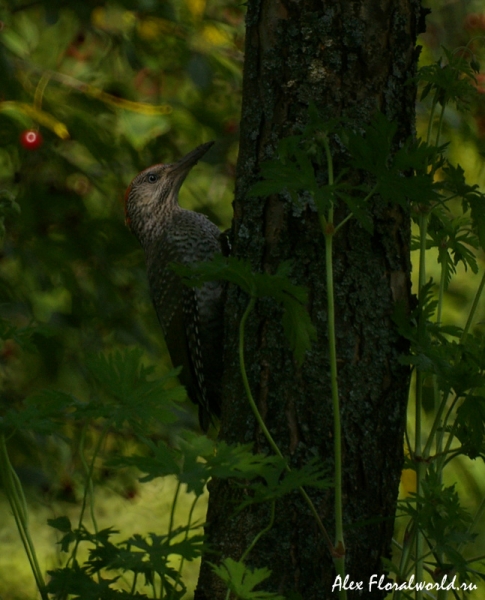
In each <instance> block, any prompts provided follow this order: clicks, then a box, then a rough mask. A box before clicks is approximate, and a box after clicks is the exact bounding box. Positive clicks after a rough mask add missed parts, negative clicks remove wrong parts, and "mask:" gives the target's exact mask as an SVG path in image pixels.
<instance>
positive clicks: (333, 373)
mask: <svg viewBox="0 0 485 600" xmlns="http://www.w3.org/2000/svg"><path fill="white" fill-rule="evenodd" d="M324 146H325V153H326V157H327V165H328V184H329V185H330V186H332V185H333V183H334V173H333V159H332V153H331V152H330V145H329V143H328V138H327V137H325V139H324ZM375 189H377V188H376V187H374V189H373V190H372V191H371V192H370V194H369V195H368V196H367V197H368V198H369V197H370V196H371V195H372V194H373V193H374V191H375ZM333 221H334V210H333V202H332V203H331V205H330V208H329V210H328V216H327V226H326V227H324V226H323V222H322V219H320V223H321V225H322V233H323V235H324V237H325V272H326V273H325V274H326V283H327V323H328V352H329V358H330V382H331V388H332V407H333V449H334V461H335V473H334V478H335V555H334V564H335V569H336V571H337V573H338V574H339V575H340V576H341V577H342V581H343V580H344V579H345V542H344V527H343V503H342V425H341V421H340V401H339V392H338V372H337V343H336V335H335V298H334V288H333V236H334V235H335V231H336V230H335V228H334V225H333ZM342 223H343V222H342ZM342 223H341V225H342ZM344 594H345V596H344V595H342V596H341V597H342V598H343V597H346V592H345V591H344Z"/></svg>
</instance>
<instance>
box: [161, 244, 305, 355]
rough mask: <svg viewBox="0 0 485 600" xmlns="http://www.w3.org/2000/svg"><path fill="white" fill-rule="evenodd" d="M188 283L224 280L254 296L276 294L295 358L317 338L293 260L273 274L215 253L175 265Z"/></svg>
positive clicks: (174, 267)
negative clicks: (203, 259) (294, 278)
mask: <svg viewBox="0 0 485 600" xmlns="http://www.w3.org/2000/svg"><path fill="white" fill-rule="evenodd" d="M172 268H173V270H174V271H175V272H176V273H177V274H178V275H180V276H181V277H183V280H184V283H185V284H186V285H189V286H199V285H201V284H202V283H204V282H205V281H211V280H219V281H220V280H225V281H229V282H231V283H235V284H236V285H238V286H239V287H240V288H241V289H242V290H244V291H245V292H246V293H247V294H249V295H250V296H252V297H253V298H264V297H270V298H274V299H275V300H276V301H277V302H279V303H280V304H281V305H282V306H283V309H284V313H283V328H284V332H285V334H286V337H287V339H288V341H289V343H290V347H291V349H292V350H293V352H294V354H295V358H296V360H297V361H298V362H299V363H301V362H302V361H303V358H304V355H305V352H306V351H307V350H309V349H310V347H311V342H312V341H313V340H315V339H316V329H315V327H314V325H313V323H312V322H311V319H310V317H309V315H308V312H307V310H306V308H305V307H304V304H305V303H306V301H307V297H308V294H307V291H306V290H305V288H303V287H302V286H298V285H295V284H294V283H292V282H291V281H290V279H289V278H288V274H289V272H290V270H291V262H289V261H286V262H284V263H283V264H282V265H280V266H279V267H278V270H277V272H276V273H275V274H274V275H270V274H269V273H253V271H252V270H251V266H250V264H249V263H248V262H247V261H243V260H240V259H237V258H234V257H224V256H222V255H220V254H218V255H216V256H215V257H214V258H213V259H212V260H211V261H207V262H202V263H196V264H193V265H172Z"/></svg>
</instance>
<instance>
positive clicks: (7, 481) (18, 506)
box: [0, 434, 48, 600]
mask: <svg viewBox="0 0 485 600" xmlns="http://www.w3.org/2000/svg"><path fill="white" fill-rule="evenodd" d="M0 473H1V475H2V480H3V485H4V490H5V494H6V496H7V499H8V502H9V504H10V508H11V509H12V513H13V516H14V519H15V523H16V525H17V529H18V532H19V535H20V539H21V540H22V544H23V546H24V549H25V553H26V555H27V559H28V561H29V564H30V568H31V570H32V574H33V575H34V579H35V583H36V585H37V589H38V590H39V593H40V596H41V598H42V600H48V596H47V593H46V591H45V582H44V578H43V576H42V571H41V569H40V566H39V562H38V560H37V554H36V552H35V546H34V543H33V541H32V538H31V537H30V532H29V524H28V513H27V504H26V502H25V496H24V493H23V490H22V485H21V483H20V481H19V479H18V477H17V474H16V473H15V471H14V468H13V466H12V464H11V462H10V458H9V456H8V450H7V443H6V440H5V436H4V435H3V434H2V435H0Z"/></svg>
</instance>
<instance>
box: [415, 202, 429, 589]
mask: <svg viewBox="0 0 485 600" xmlns="http://www.w3.org/2000/svg"><path fill="white" fill-rule="evenodd" d="M428 218H429V214H428V213H422V214H421V215H420V217H419V234H420V248H419V290H418V295H419V300H420V303H422V302H423V301H424V298H423V289H424V286H425V285H426V238H427V231H428ZM425 334H426V323H425V321H424V317H423V316H422V314H421V315H420V317H419V322H418V340H419V342H420V343H422V342H423V341H424V337H425ZM423 385H424V375H423V373H422V371H421V369H420V368H419V367H418V368H417V369H416V405H415V411H416V414H415V432H414V458H415V461H416V494H417V495H418V496H420V495H421V492H422V486H423V480H424V477H425V474H426V473H425V464H424V462H423V448H422V421H421V418H422V412H423ZM417 509H418V510H419V505H417ZM415 531H416V568H415V574H416V581H418V582H420V581H423V560H422V556H423V548H424V538H423V535H422V532H421V531H420V530H419V527H417V526H416V529H415ZM422 597H423V594H422V590H417V591H416V600H421V599H422Z"/></svg>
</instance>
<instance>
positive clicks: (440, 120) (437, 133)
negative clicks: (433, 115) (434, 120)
mask: <svg viewBox="0 0 485 600" xmlns="http://www.w3.org/2000/svg"><path fill="white" fill-rule="evenodd" d="M444 114H445V104H444V103H443V104H442V105H441V111H440V118H439V119H438V131H437V132H436V142H435V146H436V148H438V144H439V141H440V136H441V127H442V126H443V116H444Z"/></svg>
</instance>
